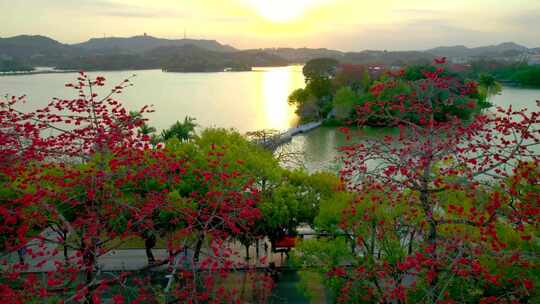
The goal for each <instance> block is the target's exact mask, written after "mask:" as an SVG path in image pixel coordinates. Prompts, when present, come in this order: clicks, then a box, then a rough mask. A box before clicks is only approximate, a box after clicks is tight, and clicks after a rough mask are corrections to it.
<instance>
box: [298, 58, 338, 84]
mask: <svg viewBox="0 0 540 304" xmlns="http://www.w3.org/2000/svg"><path fill="white" fill-rule="evenodd" d="M338 64H339V61H337V60H336V59H333V58H316V59H312V60H310V61H308V62H306V64H305V65H304V68H303V70H302V71H303V73H304V77H305V79H306V83H308V82H310V81H311V80H313V79H314V78H320V77H322V78H329V77H331V76H333V75H334V74H335V72H336V68H337V66H338Z"/></svg>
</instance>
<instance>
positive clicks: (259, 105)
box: [0, 66, 304, 132]
mask: <svg viewBox="0 0 540 304" xmlns="http://www.w3.org/2000/svg"><path fill="white" fill-rule="evenodd" d="M134 74H135V75H136V77H134V78H133V79H132V82H133V84H134V86H133V87H130V88H128V89H126V90H125V92H123V93H122V94H121V95H119V96H118V99H119V100H121V101H123V102H124V105H125V106H126V107H127V108H128V109H130V110H136V109H140V108H141V107H143V106H144V105H153V106H154V109H155V111H156V112H155V113H153V114H150V115H149V118H150V124H151V125H153V126H155V127H157V128H158V129H163V128H167V127H169V126H171V125H172V124H173V123H174V122H176V121H177V120H183V119H184V117H185V116H191V117H195V118H196V119H197V123H198V124H199V125H200V126H201V127H212V126H215V127H224V128H235V129H237V130H239V131H240V132H248V131H255V130H261V129H278V130H286V129H288V128H289V127H291V126H293V125H295V124H296V123H297V117H296V115H295V114H294V108H293V107H291V106H289V104H288V103H287V97H288V96H289V94H290V93H291V92H292V91H294V90H295V89H297V88H300V87H302V86H303V85H304V76H303V75H302V67H301V66H290V67H279V68H256V69H254V71H252V72H226V73H188V74H185V73H163V72H162V71H161V70H148V71H119V72H94V73H89V75H90V76H94V77H95V76H97V75H100V76H104V77H105V78H106V79H107V86H106V87H107V88H108V89H110V87H111V86H114V85H116V84H118V83H120V82H121V81H122V80H124V79H125V78H128V77H130V76H132V75H134ZM76 77H77V74H72V73H68V74H38V75H25V76H9V77H0V95H5V94H9V95H17V96H19V95H27V104H26V105H25V107H28V108H30V107H39V106H43V105H46V104H47V103H48V102H49V101H50V100H51V99H52V98H53V97H61V98H72V97H73V96H74V95H73V93H72V92H71V91H70V90H69V89H68V88H65V87H64V85H65V84H66V83H68V82H73V81H75V80H76ZM102 92H103V93H105V91H102ZM98 93H99V91H98Z"/></svg>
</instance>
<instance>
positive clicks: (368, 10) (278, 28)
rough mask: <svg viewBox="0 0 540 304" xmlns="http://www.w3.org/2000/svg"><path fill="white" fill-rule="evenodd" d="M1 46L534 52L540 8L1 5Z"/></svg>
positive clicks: (135, 1) (361, 3)
mask: <svg viewBox="0 0 540 304" xmlns="http://www.w3.org/2000/svg"><path fill="white" fill-rule="evenodd" d="M0 16H1V24H0V37H10V36H15V35H20V34H39V35H45V36H48V37H51V38H53V39H56V40H59V41H61V42H64V43H77V42H83V41H86V40H88V39H89V38H91V37H104V36H108V37H110V36H115V37H126V36H135V35H141V34H143V33H148V35H152V36H156V37H163V38H182V37H183V36H184V31H186V33H187V36H188V38H194V39H216V40H218V41H220V42H221V43H225V44H229V45H232V46H234V47H237V48H240V49H248V48H263V47H312V48H319V47H326V48H332V49H339V50H345V51H355V50H363V49H387V50H423V49H429V48H432V47H436V46H440V45H466V46H470V47H475V46H482V45H491V44H498V43H501V42H507V41H514V42H517V43H520V44H523V45H525V46H528V47H540V34H539V32H538V31H539V30H538V29H540V0H0Z"/></svg>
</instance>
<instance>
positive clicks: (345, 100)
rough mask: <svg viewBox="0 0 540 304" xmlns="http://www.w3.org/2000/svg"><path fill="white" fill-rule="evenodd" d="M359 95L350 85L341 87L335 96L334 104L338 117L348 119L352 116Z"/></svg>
mask: <svg viewBox="0 0 540 304" xmlns="http://www.w3.org/2000/svg"><path fill="white" fill-rule="evenodd" d="M357 100H358V96H357V95H356V93H355V92H354V91H353V89H351V88H350V87H341V88H340V89H338V91H337V92H336V96H334V100H333V105H334V109H335V111H336V118H337V119H347V118H349V117H350V116H351V114H352V112H353V110H354V105H355V104H356V102H357Z"/></svg>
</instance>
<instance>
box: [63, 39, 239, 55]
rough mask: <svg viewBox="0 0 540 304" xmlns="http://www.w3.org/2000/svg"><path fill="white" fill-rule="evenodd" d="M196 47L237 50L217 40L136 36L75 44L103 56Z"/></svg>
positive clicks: (217, 50)
mask: <svg viewBox="0 0 540 304" xmlns="http://www.w3.org/2000/svg"><path fill="white" fill-rule="evenodd" d="M183 45H194V46H196V47H199V48H201V49H205V50H209V51H215V52H234V51H236V49H235V48H233V47H231V46H229V45H223V44H220V43H219V42H217V41H215V40H196V39H163V38H156V37H152V36H147V35H144V36H134V37H129V38H116V37H111V38H92V39H90V40H88V41H86V42H83V43H78V44H74V45H73V46H74V47H77V48H80V49H83V50H87V51H92V52H99V53H103V54H119V53H124V54H134V53H139V54H140V53H144V52H147V51H149V50H152V49H155V48H158V47H166V46H183Z"/></svg>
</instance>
